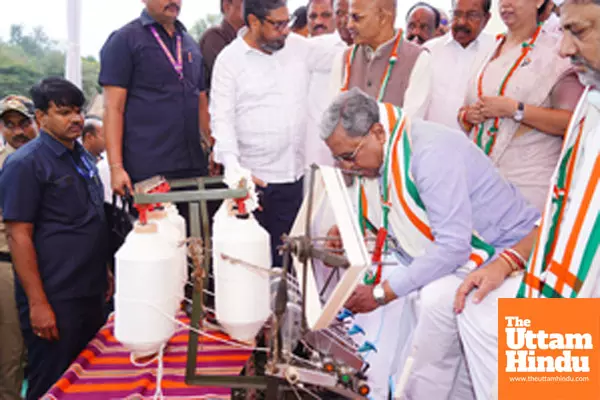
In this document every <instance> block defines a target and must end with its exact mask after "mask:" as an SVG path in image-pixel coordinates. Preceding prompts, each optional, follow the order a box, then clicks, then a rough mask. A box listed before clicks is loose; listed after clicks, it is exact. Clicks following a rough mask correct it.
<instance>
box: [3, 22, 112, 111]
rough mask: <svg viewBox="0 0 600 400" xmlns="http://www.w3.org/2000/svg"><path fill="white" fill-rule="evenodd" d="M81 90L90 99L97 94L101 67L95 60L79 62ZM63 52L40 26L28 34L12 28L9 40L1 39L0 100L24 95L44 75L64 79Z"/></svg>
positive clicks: (88, 58) (85, 59) (20, 26)
mask: <svg viewBox="0 0 600 400" xmlns="http://www.w3.org/2000/svg"><path fill="white" fill-rule="evenodd" d="M81 65H82V81H83V91H84V92H85V95H86V98H87V99H88V100H92V99H93V98H94V96H95V95H96V94H98V93H99V92H100V90H101V89H100V87H99V86H98V83H97V80H98V72H99V71H100V64H99V63H98V60H96V59H95V58H94V57H86V58H83V59H82V63H81ZM64 73H65V53H64V52H63V51H62V50H60V49H59V47H58V44H57V43H56V42H55V41H54V40H52V39H50V38H49V37H48V35H46V33H45V32H44V30H43V29H42V28H41V27H36V28H34V29H33V30H31V31H30V32H26V31H25V27H23V26H22V25H12V26H11V28H10V36H9V38H8V41H6V42H5V41H2V40H0V97H4V96H7V95H9V94H21V95H25V96H27V95H28V94H29V88H31V86H33V85H34V84H35V83H36V82H37V81H39V80H40V79H42V78H43V77H47V76H64Z"/></svg>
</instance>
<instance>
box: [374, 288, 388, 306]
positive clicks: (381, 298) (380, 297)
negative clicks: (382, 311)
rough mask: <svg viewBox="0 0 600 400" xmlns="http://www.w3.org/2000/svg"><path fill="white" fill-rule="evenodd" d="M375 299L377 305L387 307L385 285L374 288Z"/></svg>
mask: <svg viewBox="0 0 600 400" xmlns="http://www.w3.org/2000/svg"><path fill="white" fill-rule="evenodd" d="M373 297H374V298H375V301H376V302H377V304H379V305H380V306H384V305H385V290H384V289H383V284H381V283H380V284H379V285H377V286H375V287H374V288H373Z"/></svg>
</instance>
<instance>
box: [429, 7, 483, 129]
mask: <svg viewBox="0 0 600 400" xmlns="http://www.w3.org/2000/svg"><path fill="white" fill-rule="evenodd" d="M491 4H492V2H491V0H455V1H454V3H453V9H452V16H451V18H452V22H451V33H450V34H448V35H445V36H442V37H440V38H436V39H433V40H431V41H429V42H427V43H425V45H424V46H425V47H426V48H428V49H429V53H430V54H431V65H432V75H433V76H432V77H431V78H432V79H431V98H430V102H429V109H428V110H427V113H426V114H425V119H426V120H428V121H432V122H437V123H440V124H442V125H446V126H448V127H450V128H456V129H460V126H459V125H458V122H457V115H458V111H459V109H460V107H462V106H463V104H464V100H465V94H466V91H467V85H468V84H469V82H470V81H471V76H472V75H473V74H474V73H476V72H477V71H478V69H479V66H480V65H481V64H482V63H483V61H484V59H485V57H486V56H487V55H488V54H489V52H490V51H492V47H493V45H494V38H493V37H491V36H489V35H487V34H485V33H482V31H483V29H484V28H485V26H486V24H487V22H488V21H489V19H490V7H491Z"/></svg>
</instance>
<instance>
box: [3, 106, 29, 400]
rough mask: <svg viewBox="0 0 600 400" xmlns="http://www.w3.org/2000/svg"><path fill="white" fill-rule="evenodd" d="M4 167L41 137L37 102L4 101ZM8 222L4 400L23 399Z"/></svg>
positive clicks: (17, 320)
mask: <svg viewBox="0 0 600 400" xmlns="http://www.w3.org/2000/svg"><path fill="white" fill-rule="evenodd" d="M0 133H1V134H2V138H3V139H4V147H3V148H2V149H1V150H0V168H2V165H3V164H4V161H5V160H6V157H8V156H9V155H10V154H12V153H14V152H15V151H16V150H17V149H18V148H19V147H21V146H23V145H24V144H25V143H27V142H29V141H30V140H32V139H34V138H35V137H36V136H37V126H36V124H35V119H34V107H33V102H32V101H31V100H30V99H28V98H26V97H23V96H16V95H11V96H7V97H5V98H3V99H2V100H0ZM5 233H6V232H5V227H4V223H3V222H1V219H0V343H2V345H1V346H0V399H2V400H19V399H21V385H22V384H23V338H22V337H21V328H20V326H19V315H18V313H17V305H16V304H15V285H14V274H13V269H12V264H11V260H10V254H9V251H8V243H7V241H6V234H5Z"/></svg>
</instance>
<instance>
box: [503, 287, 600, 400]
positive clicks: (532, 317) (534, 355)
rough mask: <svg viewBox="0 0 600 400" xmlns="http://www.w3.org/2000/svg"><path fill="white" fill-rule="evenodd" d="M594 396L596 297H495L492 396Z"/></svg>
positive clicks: (599, 337)
mask: <svg viewBox="0 0 600 400" xmlns="http://www.w3.org/2000/svg"><path fill="white" fill-rule="evenodd" d="M537 399H540V400H598V399H600V299H500V300H499V304H498V400H537Z"/></svg>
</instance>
